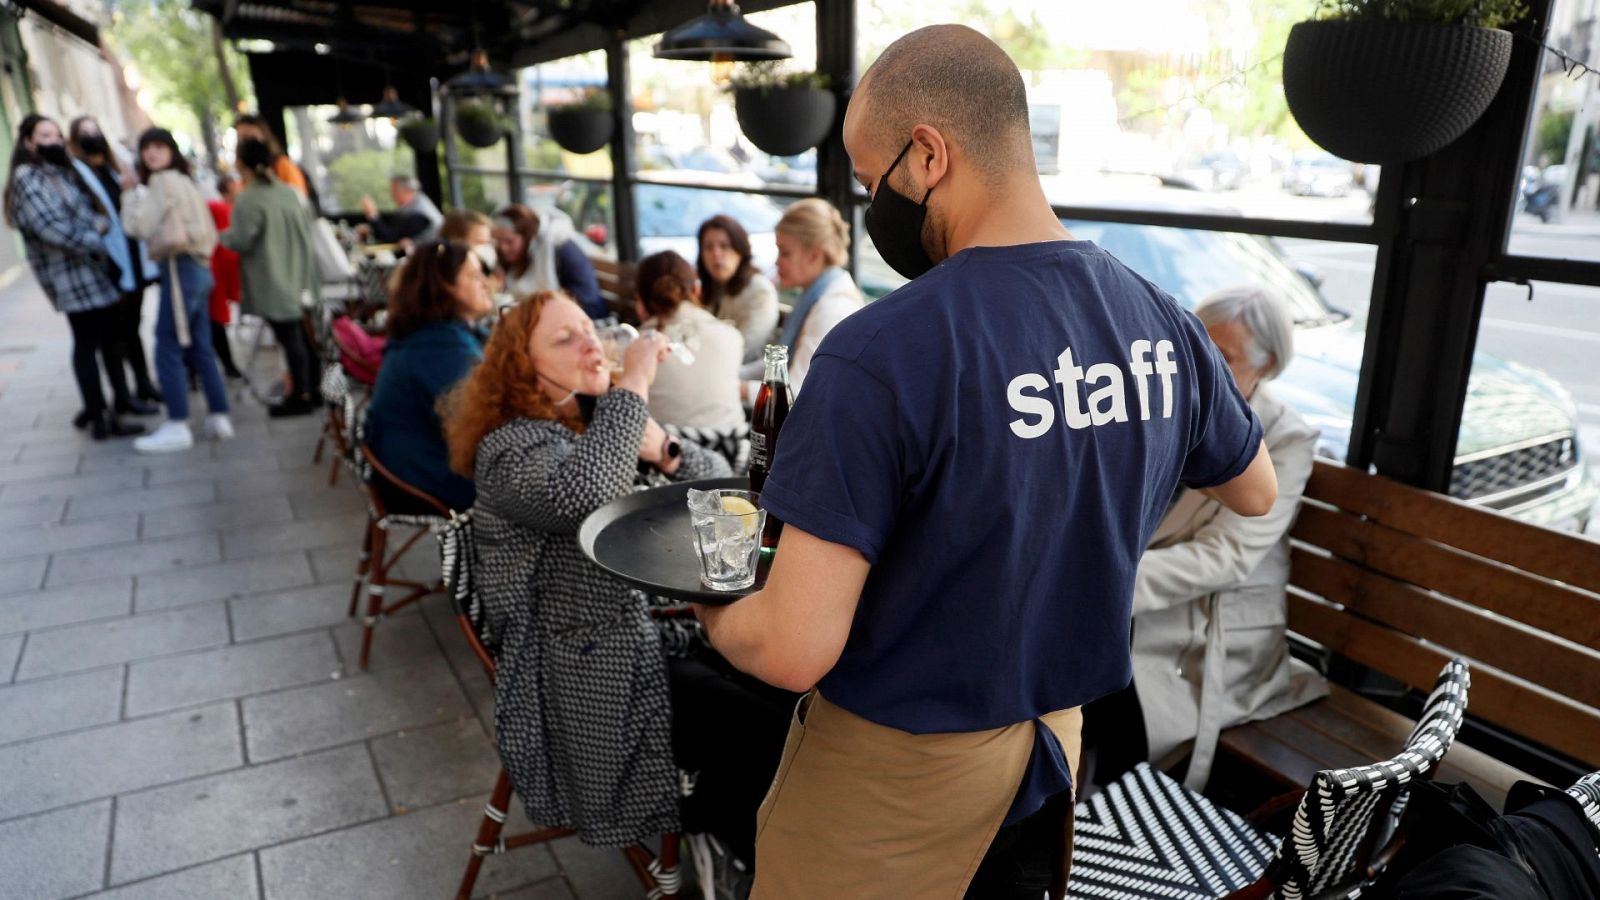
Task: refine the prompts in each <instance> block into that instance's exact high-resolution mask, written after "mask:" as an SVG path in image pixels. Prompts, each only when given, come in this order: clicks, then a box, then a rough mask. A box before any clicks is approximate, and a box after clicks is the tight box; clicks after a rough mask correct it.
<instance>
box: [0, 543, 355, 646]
mask: <svg viewBox="0 0 1600 900" xmlns="http://www.w3.org/2000/svg"><path fill="white" fill-rule="evenodd" d="M300 556H301V558H302V559H303V558H304V554H300ZM3 604H4V599H3V598H0V607H3ZM349 609H350V586H349V585H346V584H319V585H313V586H311V587H303V588H295V589H293V590H288V591H277V592H274V593H268V594H251V595H250V596H248V597H234V598H232V599H230V600H229V601H228V610H229V613H230V614H231V615H232V617H233V639H234V640H236V641H253V640H255V639H257V638H263V637H271V636H273V635H279V634H292V633H294V632H296V631H306V630H308V629H312V628H328V627H330V626H333V625H340V624H343V623H344V622H346V621H348V619H347V618H346V616H345V613H346V612H347V611H348V610H349Z"/></svg>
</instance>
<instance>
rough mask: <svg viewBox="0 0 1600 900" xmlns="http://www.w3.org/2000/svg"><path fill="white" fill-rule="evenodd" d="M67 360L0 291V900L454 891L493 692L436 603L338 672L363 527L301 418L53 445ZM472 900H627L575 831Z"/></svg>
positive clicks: (16, 285)
mask: <svg viewBox="0 0 1600 900" xmlns="http://www.w3.org/2000/svg"><path fill="white" fill-rule="evenodd" d="M146 315H147V316H149V315H151V313H150V304H149V303H148V302H147V304H146ZM236 343H237V341H236ZM69 344H70V341H69V339H68V331H67V326H66V322H65V320H64V319H63V318H62V317H60V316H58V315H56V314H55V313H53V312H52V311H51V310H50V307H49V304H48V303H47V302H46V301H45V299H44V298H43V296H42V295H41V294H40V293H39V291H38V288H37V287H36V286H35V285H34V283H33V282H32V280H31V278H29V277H28V276H27V275H26V274H23V275H22V276H21V277H20V278H19V279H17V280H15V281H13V282H12V283H10V284H9V285H8V286H5V287H4V288H0V896H4V897H6V898H18V900H56V898H76V897H90V896H92V897H104V898H116V900H182V898H197V900H201V898H203V900H233V898H259V900H298V898H306V900H324V898H340V900H354V898H374V900H376V898H384V900H389V898H443V897H449V896H451V895H452V894H453V892H454V890H455V885H456V883H457V881H458V880H459V878H460V876H461V871H462V868H463V866H464V865H465V863H466V860H467V851H468V846H469V844H470V842H471V840H472V837H473V835H474V834H475V831H476V828H477V824H478V821H479V817H480V814H481V809H482V804H483V801H484V799H485V798H486V796H487V792H488V790H489V788H490V787H492V785H493V782H494V778H495V773H496V771H497V767H498V763H497V760H496V758H495V753H494V747H493V744H492V743H491V741H490V739H489V737H488V734H489V729H490V728H491V727H492V723H493V701H492V698H491V695H490V692H489V687H488V684H487V682H486V681H485V679H484V678H483V675H482V673H481V671H480V670H479V668H478V665H477V663H476V661H475V660H474V659H473V658H472V656H471V654H470V653H469V652H468V651H467V649H466V646H465V643H464V642H463V641H462V640H461V638H460V635H459V633H458V632H457V630H456V625H455V622H454V619H453V618H452V617H451V615H450V613H449V608H448V606H447V605H446V604H443V603H441V602H434V603H431V604H425V605H423V607H422V608H421V609H420V610H412V611H408V612H406V613H402V614H401V615H398V616H396V617H395V618H393V619H391V620H389V621H387V622H385V623H384V624H383V625H381V626H380V628H379V630H378V634H377V638H376V641H375V644H374V648H373V665H372V668H371V671H369V672H366V673H360V672H357V671H356V670H355V657H356V652H357V648H358V646H359V641H360V630H359V628H358V627H356V626H355V625H354V623H352V622H351V621H350V620H348V619H346V618H345V609H346V605H347V603H348V601H349V596H350V578H351V574H352V571H353V566H354V562H355V558H356V552H357V547H358V545H359V542H360V537H361V527H362V524H363V522H364V515H365V513H364V506H363V502H362V500H361V498H360V496H359V494H358V493H357V490H356V488H355V486H354V485H352V484H351V483H350V481H349V479H348V477H346V476H345V475H343V474H341V477H340V481H339V485H338V486H337V487H329V486H328V482H327V477H328V469H327V467H326V465H323V466H312V465H311V453H312V448H313V446H314V445H315V443H316V437H317V432H318V429H319V426H320V422H321V419H320V417H305V418H300V419H289V420H278V421H271V420H268V419H267V417H266V415H265V413H264V411H263V409H262V407H261V406H260V405H259V404H257V403H256V402H255V401H253V400H251V399H250V398H248V397H245V398H243V399H242V400H240V401H238V403H237V404H236V406H235V410H234V421H235V423H236V428H237V429H238V438H237V439H236V440H234V441H232V442H230V443H223V444H209V443H207V444H200V445H198V446H196V447H195V448H194V449H193V450H191V451H189V452H187V453H181V454H172V455H164V456H140V455H138V454H136V453H134V452H133V448H132V446H131V444H130V442H129V441H127V440H112V441H106V442H103V443H96V442H94V441H92V440H90V439H89V437H88V436H87V435H86V434H84V433H82V432H78V431H75V430H74V429H73V428H72V426H71V423H70V421H69V420H70V419H71V418H72V416H73V414H74V413H75V412H76V411H77V409H78V407H79V401H78V397H77V391H76V388H75V386H74V383H73V380H72V376H71V371H70V366H69V359H68V353H69ZM261 356H262V359H261V360H260V367H259V368H258V373H259V376H260V377H259V378H258V381H260V380H270V378H271V376H272V375H273V374H274V373H275V372H276V369H277V360H276V353H275V352H270V351H269V352H264V353H262V354H261ZM268 357H272V358H270V359H269V358H268ZM194 399H195V400H196V401H197V402H196V404H195V406H196V409H195V413H194V415H195V419H196V421H199V418H200V417H201V416H202V415H203V414H204V402H203V401H201V400H200V398H199V397H198V395H196V396H195V398H194ZM145 421H146V422H147V424H149V425H151V426H152V427H153V426H154V424H155V423H156V421H157V420H156V419H153V418H152V419H148V420H145ZM436 568H437V560H436V557H435V554H434V552H433V547H432V544H431V542H428V543H425V544H423V545H421V546H420V547H419V549H418V550H417V551H414V558H413V560H412V565H411V566H410V571H409V574H411V575H413V576H415V575H426V574H428V573H429V571H430V570H436ZM519 822H521V823H522V825H523V827H526V823H525V822H522V819H521V815H520V812H519V813H516V814H514V815H513V824H514V825H515V824H517V823H519ZM478 894H479V895H480V896H499V897H505V898H517V900H558V898H579V900H611V898H628V897H639V896H641V895H642V891H641V890H640V888H639V887H638V884H637V882H636V881H634V880H633V878H632V875H631V874H630V872H629V870H628V868H627V867H626V864H625V863H624V862H623V859H622V856H621V854H619V853H617V852H616V851H602V850H594V849H591V848H587V847H584V846H582V845H581V844H579V843H577V842H576V841H575V840H573V839H568V840H566V841H562V842H558V843H555V844H552V845H546V846H539V847H532V848H526V849H522V850H517V851H514V852H512V853H510V854H507V855H505V856H501V857H497V858H493V859H490V860H489V861H488V863H487V865H486V866H485V867H484V871H483V874H482V876H481V878H480V879H479V881H478Z"/></svg>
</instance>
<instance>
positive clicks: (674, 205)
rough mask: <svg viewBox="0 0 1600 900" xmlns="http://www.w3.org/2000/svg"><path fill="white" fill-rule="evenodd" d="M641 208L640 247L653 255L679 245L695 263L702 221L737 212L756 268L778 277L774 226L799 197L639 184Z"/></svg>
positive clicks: (637, 197) (636, 196) (637, 193)
mask: <svg viewBox="0 0 1600 900" xmlns="http://www.w3.org/2000/svg"><path fill="white" fill-rule="evenodd" d="M633 201H634V204H635V205H636V206H637V207H638V213H639V252H640V254H641V256H648V255H650V254H652V253H656V252H659V251H662V250H675V251H677V253H678V255H679V256H682V257H683V258H684V259H686V260H688V261H690V262H694V261H695V260H696V259H697V258H698V257H699V255H700V248H699V247H698V246H696V244H695V236H696V235H697V234H698V233H699V231H700V223H702V222H704V221H705V220H706V219H709V218H711V217H712V216H714V215H719V214H720V215H727V216H732V217H733V218H734V219H735V220H737V221H738V222H739V224H741V225H743V226H744V227H745V230H746V231H747V232H749V234H750V256H751V260H752V261H753V262H754V263H755V265H756V268H757V269H760V270H761V271H762V272H764V273H766V274H767V276H768V277H771V278H773V279H774V280H776V276H775V275H774V272H773V266H774V265H775V264H776V263H777V261H778V245H777V243H776V242H775V238H774V229H775V228H776V227H777V225H778V219H779V218H781V217H782V216H783V208H784V207H785V206H787V205H789V203H791V202H793V201H791V200H789V199H787V198H783V197H767V196H763V195H761V194H743V193H736V192H733V191H718V190H712V189H709V188H693V187H678V186H675V185H664V184H639V185H635V186H634V189H633Z"/></svg>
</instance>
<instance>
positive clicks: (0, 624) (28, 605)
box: [0, 578, 133, 634]
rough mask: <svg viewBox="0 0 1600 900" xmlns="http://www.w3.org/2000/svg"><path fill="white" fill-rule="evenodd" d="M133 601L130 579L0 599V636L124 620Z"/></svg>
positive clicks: (131, 580)
mask: <svg viewBox="0 0 1600 900" xmlns="http://www.w3.org/2000/svg"><path fill="white" fill-rule="evenodd" d="M132 599H133V579H131V578H111V579H107V580H105V581H85V582H84V583H82V584H75V585H72V586H70V587H64V588H53V589H51V590H47V591H26V592H24V593H20V594H5V595H0V634H12V633H16V632H22V631H34V630H37V629H40V628H50V627H53V626H56V625H76V624H77V623H79V622H90V621H93V620H95V619H110V618H116V617H119V616H126V615H127V614H128V613H129V612H131V611H132V602H131V601H132Z"/></svg>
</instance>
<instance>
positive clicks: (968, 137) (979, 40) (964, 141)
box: [852, 25, 1034, 185]
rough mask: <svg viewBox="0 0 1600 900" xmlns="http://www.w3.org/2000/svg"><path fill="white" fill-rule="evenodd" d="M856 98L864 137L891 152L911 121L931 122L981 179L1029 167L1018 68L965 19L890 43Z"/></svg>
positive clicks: (905, 138)
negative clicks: (958, 22) (965, 23)
mask: <svg viewBox="0 0 1600 900" xmlns="http://www.w3.org/2000/svg"><path fill="white" fill-rule="evenodd" d="M856 100H857V101H860V102H861V104H862V105H861V107H860V108H859V115H860V116H862V117H863V118H861V119H860V121H859V126H860V135H861V137H862V138H863V139H864V140H865V141H867V142H868V143H870V144H871V145H872V146H873V148H874V149H875V150H876V151H877V152H878V153H882V154H885V155H886V156H888V157H890V158H893V157H894V156H895V155H896V154H897V153H899V152H900V148H901V147H903V146H905V143H906V141H908V140H910V138H911V129H912V128H913V127H915V126H917V125H929V126H932V127H934V128H936V129H938V130H939V132H940V133H941V134H942V135H944V137H945V139H946V140H947V141H949V142H951V143H953V144H954V145H955V146H956V147H958V148H959V149H960V152H961V153H962V155H964V156H965V157H966V158H967V160H969V161H970V162H971V164H972V165H973V167H974V168H975V169H976V170H977V172H976V174H977V175H978V177H979V178H980V179H981V180H983V181H984V182H986V183H989V184H995V185H998V184H1000V183H1001V182H1003V181H1004V180H1005V179H1006V178H1007V177H1009V176H1012V175H1014V174H1015V173H1016V171H1017V170H1018V169H1021V170H1023V171H1026V172H1029V173H1032V172H1033V171H1034V164H1033V142H1032V139H1031V137H1030V136H1029V130H1028V95H1027V88H1026V86H1025V85H1024V84H1023V81H1022V73H1021V72H1019V71H1017V65H1016V63H1014V62H1012V61H1011V57H1009V56H1007V55H1006V52H1005V51H1004V50H1002V49H1000V46H999V45H998V44H996V43H995V42H994V41H991V40H989V39H988V38H987V37H985V36H983V35H981V34H979V33H978V32H976V31H974V30H972V29H971V28H968V27H966V26H964V25H930V26H928V27H927V28H919V29H917V30H916V31H913V32H911V33H910V34H907V35H906V36H904V37H902V38H900V39H899V40H897V41H895V42H894V43H893V44H890V45H889V48H888V49H887V50H884V51H883V55H882V56H879V57H878V59H877V61H876V62H874V63H873V64H872V67H871V68H869V69H867V73H866V75H864V76H862V79H861V84H860V86H859V87H857V89H856ZM855 105H856V104H855V103H852V106H855ZM852 111H856V110H852Z"/></svg>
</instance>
